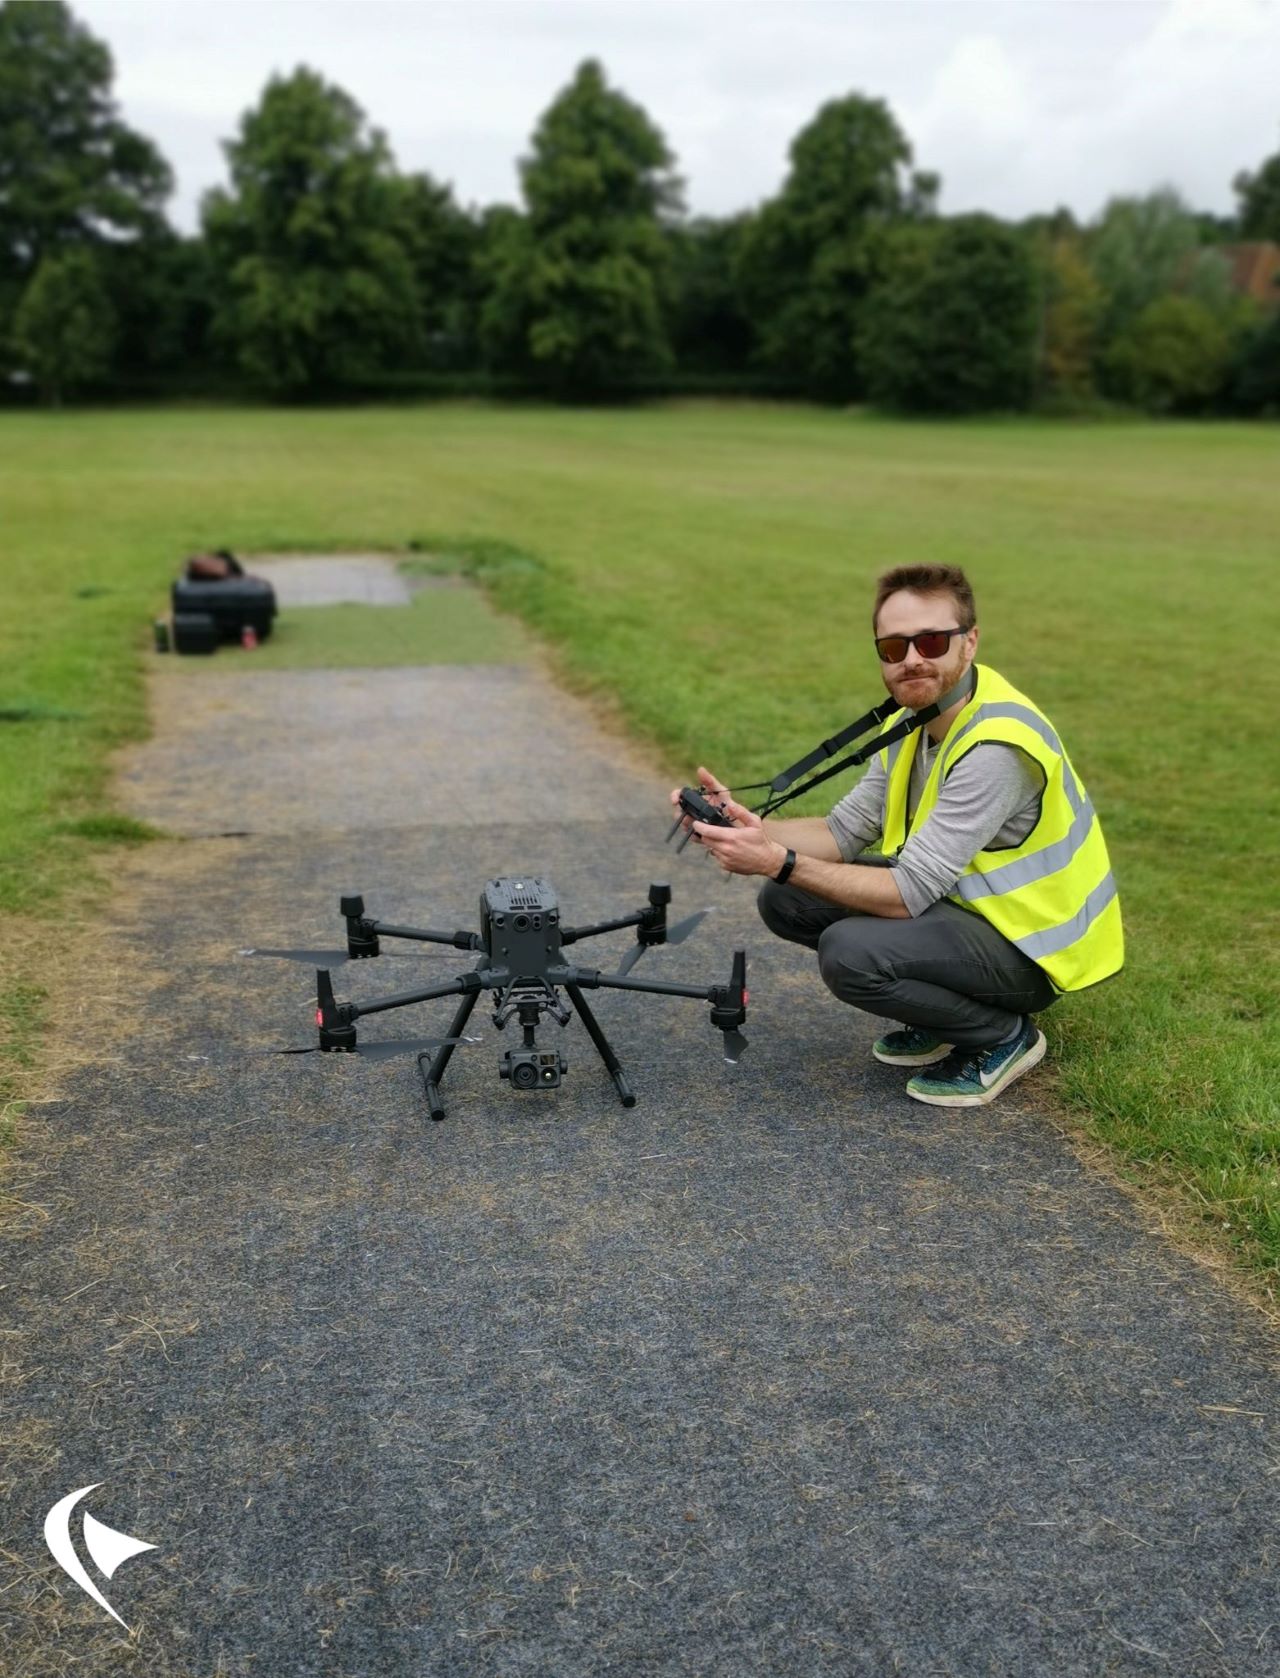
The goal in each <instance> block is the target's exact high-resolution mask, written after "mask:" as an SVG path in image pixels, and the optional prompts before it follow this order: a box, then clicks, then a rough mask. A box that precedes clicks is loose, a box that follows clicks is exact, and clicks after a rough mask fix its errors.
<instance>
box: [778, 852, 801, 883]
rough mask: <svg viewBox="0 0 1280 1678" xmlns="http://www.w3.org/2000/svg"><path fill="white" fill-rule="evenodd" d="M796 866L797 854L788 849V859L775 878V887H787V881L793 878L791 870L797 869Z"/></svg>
mask: <svg viewBox="0 0 1280 1678" xmlns="http://www.w3.org/2000/svg"><path fill="white" fill-rule="evenodd" d="M795 865H796V853H795V852H794V851H793V850H791V849H790V847H788V849H787V854H786V858H785V860H784V861H783V864H782V867H781V868H780V869H779V870H778V872H777V873H776V874H775V875H774V876H773V883H774V885H775V886H785V885H786V883H787V881H788V880H789V879H790V878H791V870H792V869H793V868H794V867H795Z"/></svg>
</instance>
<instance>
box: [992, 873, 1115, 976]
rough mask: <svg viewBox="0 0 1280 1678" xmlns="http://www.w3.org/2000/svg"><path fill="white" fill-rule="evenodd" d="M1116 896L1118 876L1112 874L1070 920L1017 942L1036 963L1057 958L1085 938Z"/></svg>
mask: <svg viewBox="0 0 1280 1678" xmlns="http://www.w3.org/2000/svg"><path fill="white" fill-rule="evenodd" d="M1115 895H1116V881H1115V875H1114V874H1110V873H1108V874H1107V875H1106V876H1105V878H1104V879H1102V880H1101V881H1100V882H1099V883H1098V884H1097V885H1096V886H1095V887H1094V888H1093V890H1092V891H1091V892H1090V893H1089V895H1088V897H1086V898H1085V900H1084V907H1083V908H1082V909H1081V910H1080V911H1079V912H1078V913H1077V914H1074V915H1072V917H1071V919H1070V920H1068V921H1060V922H1059V923H1058V925H1057V926H1050V927H1046V928H1045V930H1044V931H1043V932H1032V933H1028V935H1027V936H1026V937H1025V938H1015V939H1014V940H1013V942H1014V943H1015V944H1016V945H1017V946H1018V948H1019V949H1020V950H1021V951H1022V953H1023V955H1026V956H1030V957H1031V959H1032V961H1039V959H1040V957H1041V956H1052V955H1057V953H1058V951H1059V950H1066V949H1069V948H1070V947H1071V945H1072V944H1074V943H1076V942H1077V941H1078V940H1079V939H1081V938H1083V937H1084V935H1085V933H1086V932H1088V930H1089V928H1090V926H1091V925H1092V924H1093V922H1094V921H1095V920H1096V919H1097V917H1098V916H1099V915H1100V914H1101V913H1102V911H1103V910H1104V909H1105V908H1106V906H1107V904H1108V903H1110V902H1111V899H1112V898H1113V897H1114V896H1115Z"/></svg>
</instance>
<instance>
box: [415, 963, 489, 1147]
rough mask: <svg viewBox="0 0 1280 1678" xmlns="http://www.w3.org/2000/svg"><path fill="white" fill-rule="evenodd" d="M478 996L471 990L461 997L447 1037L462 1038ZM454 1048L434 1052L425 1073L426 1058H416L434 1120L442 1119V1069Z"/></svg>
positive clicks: (444, 1045)
mask: <svg viewBox="0 0 1280 1678" xmlns="http://www.w3.org/2000/svg"><path fill="white" fill-rule="evenodd" d="M479 995H480V992H479V991H478V990H472V991H468V992H467V994H466V995H465V996H464V997H463V999H462V1001H461V1002H460V1003H459V1004H458V1011H457V1013H456V1014H455V1015H454V1016H453V1020H452V1022H451V1024H450V1026H449V1029H448V1031H447V1032H446V1033H445V1035H446V1036H447V1037H461V1036H462V1034H463V1032H464V1031H465V1030H466V1027H467V1021H468V1020H469V1019H470V1018H471V1010H472V1009H473V1008H474V1007H475V1005H476V999H477V998H478V997H479ZM455 1047H456V1045H455V1044H453V1043H445V1044H443V1045H442V1046H441V1047H440V1048H438V1049H437V1050H436V1052H435V1058H434V1059H433V1060H432V1062H431V1065H430V1066H429V1067H428V1068H427V1069H426V1071H425V1072H424V1071H423V1069H422V1063H423V1061H424V1060H425V1059H426V1058H427V1057H426V1055H419V1056H418V1071H419V1073H421V1075H422V1087H423V1089H424V1090H425V1091H426V1092H427V1109H428V1111H429V1112H430V1114H431V1117H432V1118H433V1119H436V1120H440V1119H442V1118H443V1117H444V1102H443V1101H441V1099H440V1088H439V1085H440V1080H441V1078H443V1077H444V1069H445V1067H446V1066H448V1064H449V1057H450V1056H451V1055H452V1053H453V1051H454V1048H455Z"/></svg>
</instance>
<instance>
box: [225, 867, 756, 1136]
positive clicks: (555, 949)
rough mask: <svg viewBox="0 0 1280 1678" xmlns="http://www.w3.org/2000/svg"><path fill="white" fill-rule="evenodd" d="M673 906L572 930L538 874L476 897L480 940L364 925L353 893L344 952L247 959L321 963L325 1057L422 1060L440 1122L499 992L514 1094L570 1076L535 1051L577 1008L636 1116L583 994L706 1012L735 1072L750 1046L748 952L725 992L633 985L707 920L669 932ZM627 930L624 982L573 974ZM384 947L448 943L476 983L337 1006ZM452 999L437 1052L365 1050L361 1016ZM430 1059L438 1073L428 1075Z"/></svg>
mask: <svg viewBox="0 0 1280 1678" xmlns="http://www.w3.org/2000/svg"><path fill="white" fill-rule="evenodd" d="M670 901H671V887H670V886H669V885H665V884H661V883H655V884H653V885H651V886H650V887H649V902H648V905H647V906H646V907H645V908H643V909H639V910H636V911H635V912H633V913H631V914H628V915H623V916H621V917H619V918H618V919H617V920H612V921H601V922H599V923H597V924H596V925H593V926H582V927H566V926H565V925H564V924H563V921H562V918H561V912H560V903H559V899H558V898H557V895H556V892H555V889H554V887H553V886H552V885H551V884H550V883H549V882H548V881H546V880H543V879H539V878H537V877H534V876H531V875H504V876H501V877H499V878H497V879H493V880H490V881H488V882H487V884H486V885H485V888H484V890H483V892H482V893H481V895H480V931H479V932H467V931H460V932H441V931H436V930H433V929H431V928H419V927H406V926H395V925H392V924H390V923H388V922H385V921H379V920H375V919H372V918H370V917H369V916H367V915H366V914H365V906H364V899H363V897H361V896H360V895H358V894H351V895H348V896H344V897H342V898H341V899H340V900H339V908H340V911H341V913H342V915H343V918H344V919H345V921H346V929H347V948H346V952H345V954H344V952H342V951H340V950H336V951H307V950H256V951H248V952H246V953H247V954H256V955H276V956H283V957H285V958H287V959H289V960H293V961H309V962H310V961H311V960H312V959H313V958H314V959H315V963H316V966H317V973H316V1025H317V1027H318V1028H319V1033H320V1041H319V1044H318V1045H317V1046H318V1047H319V1048H320V1049H321V1050H323V1051H325V1052H338V1053H344V1052H345V1053H356V1054H360V1053H365V1054H369V1053H373V1054H377V1053H378V1051H380V1050H382V1049H384V1048H385V1049H387V1050H389V1051H391V1052H416V1053H417V1059H418V1070H419V1073H420V1074H421V1077H422V1083H423V1088H424V1090H425V1093H426V1097H427V1106H428V1110H429V1112H430V1114H431V1117H432V1118H433V1119H443V1118H444V1105H443V1102H442V1101H441V1098H440V1087H439V1086H440V1080H441V1078H442V1077H443V1075H444V1070H445V1068H446V1067H447V1066H448V1064H449V1060H450V1057H451V1056H452V1054H453V1051H454V1048H455V1047H456V1046H457V1044H458V1043H460V1042H465V1041H475V1039H468V1038H466V1037H465V1036H464V1032H465V1028H466V1025H467V1022H468V1020H469V1019H470V1016H471V1012H472V1010H473V1009H474V1007H475V1005H476V1003H477V1001H478V1000H479V998H480V994H481V992H483V991H491V992H492V993H493V1021H494V1025H495V1026H496V1027H497V1028H498V1029H499V1030H503V1029H504V1028H505V1027H506V1025H507V1024H508V1022H509V1021H510V1020H512V1019H516V1020H517V1022H518V1024H519V1026H520V1031H521V1038H522V1040H521V1044H520V1046H519V1047H518V1048H517V1047H512V1048H510V1049H508V1050H507V1051H506V1053H505V1054H504V1055H503V1057H502V1059H501V1061H500V1063H499V1072H500V1074H501V1076H502V1077H503V1078H505V1079H507V1080H508V1081H509V1082H510V1084H511V1085H512V1087H513V1088H515V1089H519V1090H535V1089H543V1090H547V1089H555V1088H557V1087H558V1086H559V1084H560V1081H561V1078H562V1077H563V1075H564V1073H565V1072H566V1071H567V1070H568V1066H567V1063H566V1061H565V1060H564V1057H563V1056H562V1055H561V1054H560V1052H559V1050H558V1049H547V1048H545V1047H539V1045H538V1042H537V1037H536V1031H537V1027H538V1025H539V1024H540V1023H541V1021H542V1018H543V1016H544V1015H546V1014H549V1015H550V1016H551V1017H552V1019H554V1020H555V1021H556V1023H557V1024H558V1025H560V1026H562V1027H563V1026H565V1025H567V1024H568V1023H569V1020H570V1018H571V1017H572V1013H571V1009H572V1010H576V1011H577V1013H578V1014H579V1015H580V1016H581V1019H582V1023H583V1025H584V1026H585V1027H586V1029H587V1033H588V1035H589V1036H590V1038H591V1040H592V1042H593V1043H594V1045H595V1047H596V1049H597V1051H598V1053H599V1055H600V1058H601V1059H602V1060H603V1061H604V1064H605V1066H606V1068H607V1069H608V1072H609V1074H610V1076H611V1077H612V1079H613V1082H614V1086H615V1088H616V1089H617V1091H618V1095H619V1098H620V1099H621V1101H622V1104H623V1106H624V1107H633V1106H634V1105H635V1099H636V1098H635V1094H634V1092H633V1091H632V1089H631V1086H630V1085H629V1083H628V1082H627V1078H626V1074H625V1073H624V1072H623V1070H622V1067H621V1064H620V1063H619V1061H618V1058H617V1056H616V1055H615V1054H614V1052H613V1049H612V1048H611V1047H610V1045H609V1042H608V1039H607V1038H606V1037H605V1035H604V1033H603V1032H602V1031H601V1029H600V1026H599V1023H598V1022H597V1020H596V1017H595V1015H594V1014H593V1013H592V1011H591V1009H590V1007H589V1006H588V1004H587V1000H586V998H585V997H584V996H583V994H582V993H583V991H584V990H595V989H608V990H631V991H646V992H649V993H650V994H656V995H663V996H687V997H694V998H697V999H699V1000H701V1001H705V1002H710V1003H711V1023H712V1025H713V1026H715V1027H716V1028H717V1029H718V1030H720V1031H722V1032H723V1033H724V1044H725V1059H726V1060H728V1061H730V1062H736V1061H737V1059H738V1058H739V1056H740V1055H741V1053H742V1051H743V1050H744V1049H745V1048H746V1039H745V1038H744V1037H743V1035H742V1033H741V1031H740V1029H739V1028H740V1027H741V1025H742V1024H743V1022H744V1021H745V1019H746V1009H747V992H746V953H745V952H744V951H742V950H737V951H735V952H734V957H733V968H732V972H731V975H730V979H729V983H728V984H727V985H703V986H693V985H676V984H666V983H663V982H661V981H646V980H644V979H632V978H630V977H629V976H628V975H629V974H630V971H631V968H632V967H634V966H635V964H636V962H637V961H638V960H639V958H640V957H641V956H642V955H643V954H644V952H645V951H646V950H647V949H651V948H653V947H654V946H656V945H660V944H679V943H682V942H683V941H684V939H685V938H687V937H688V935H689V934H690V933H691V932H692V931H693V930H694V928H695V927H696V926H697V925H698V923H699V922H700V921H701V920H702V918H703V916H704V915H705V914H706V913H707V912H708V911H707V910H705V909H703V910H699V911H698V912H697V913H696V914H693V915H690V916H689V917H688V918H687V919H686V920H683V921H680V922H679V923H677V925H675V926H671V927H669V926H668V925H667V905H668V904H669V903H670ZM623 927H634V928H635V929H636V943H635V944H634V945H633V946H632V948H631V950H630V951H629V952H628V954H627V956H626V957H625V958H624V959H623V961H622V964H621V965H620V967H619V968H618V970H617V972H615V973H609V974H605V973H601V972H600V971H599V970H598V969H596V968H582V967H577V966H575V965H573V964H572V963H571V962H569V961H567V960H566V958H565V953H564V950H565V946H566V945H569V944H574V943H577V942H578V941H579V940H581V939H585V938H592V937H596V936H598V935H600V934H601V933H605V932H616V931H618V930H620V929H621V928H623ZM384 938H396V939H406V940H409V941H411V942H414V943H420V944H422V943H425V944H449V945H452V946H453V947H454V948H455V949H459V950H468V951H473V952H477V953H478V956H479V959H478V961H477V963H476V966H475V967H474V968H472V969H471V971H470V972H467V973H463V974H460V975H459V976H458V977H457V978H455V979H451V980H448V981H446V982H445V983H443V984H438V985H431V986H429V987H427V988H425V989H421V990H417V991H408V992H404V993H401V994H398V995H395V996H389V997H384V998H382V999H381V1000H377V1001H373V1002H365V1003H359V1004H357V1003H354V1002H338V1001H337V999H336V998H335V996H334V994H333V981H332V978H331V976H330V971H329V969H330V967H332V966H337V965H338V964H339V963H340V962H343V961H365V960H371V959H375V958H377V957H378V956H380V955H381V954H382V940H383V939H384ZM320 958H324V960H323V961H322V960H321V959H320ZM562 990H563V991H564V992H565V995H566V996H567V997H568V1004H566V1002H565V1001H564V1000H563V998H562V997H561V995H560V992H561V991H562ZM445 996H459V997H460V998H461V1000H460V1002H459V1005H458V1009H457V1012H456V1013H455V1014H454V1017H453V1020H452V1022H451V1024H450V1027H449V1031H448V1034H447V1035H446V1036H445V1037H444V1038H441V1039H436V1040H433V1041H431V1042H429V1043H405V1044H396V1045H394V1046H393V1045H390V1044H388V1045H383V1044H378V1043H375V1044H370V1045H361V1044H359V1043H358V1040H357V1034H356V1021H357V1020H358V1019H361V1018H362V1017H363V1016H364V1015H366V1014H375V1013H382V1012H385V1011H386V1010H388V1009H392V1008H406V1007H410V1006H412V1005H414V1004H416V1003H420V1002H430V1001H433V1000H435V999H436V998H440V997H445ZM284 1052H286V1053H290V1052H291V1053H298V1052H306V1051H297V1050H294V1051H284ZM428 1059H429V1060H430V1064H429V1065H426V1066H424V1064H423V1063H424V1062H425V1061H427V1060H428Z"/></svg>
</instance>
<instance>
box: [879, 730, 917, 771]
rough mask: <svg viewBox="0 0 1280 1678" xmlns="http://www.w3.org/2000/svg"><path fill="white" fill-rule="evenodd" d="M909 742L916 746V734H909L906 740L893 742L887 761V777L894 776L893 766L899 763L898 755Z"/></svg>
mask: <svg viewBox="0 0 1280 1678" xmlns="http://www.w3.org/2000/svg"><path fill="white" fill-rule="evenodd" d="M908 740H910V742H911V744H912V745H913V746H914V745H915V743H916V737H915V735H914V734H908V735H907V736H906V738H905V739H902V740H895V741H894V742H893V744H892V745H891V746H890V747H889V749H888V756H887V757H886V759H885V774H886V775H892V774H893V766H894V764H895V763H896V762H897V761H898V753H899V752H900V751H901V750H902V748H903V747H904V746H905V745H906V743H907V741H908Z"/></svg>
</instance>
